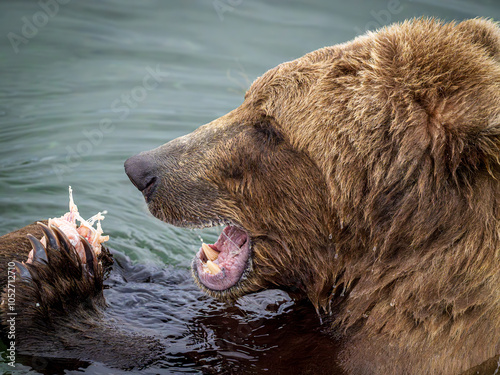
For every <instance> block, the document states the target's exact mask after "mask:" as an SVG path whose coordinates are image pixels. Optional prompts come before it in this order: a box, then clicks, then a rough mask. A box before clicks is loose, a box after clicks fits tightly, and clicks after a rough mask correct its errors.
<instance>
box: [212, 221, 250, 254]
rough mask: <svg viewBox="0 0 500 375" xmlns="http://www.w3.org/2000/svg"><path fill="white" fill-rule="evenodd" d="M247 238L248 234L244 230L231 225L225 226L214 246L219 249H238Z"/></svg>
mask: <svg viewBox="0 0 500 375" xmlns="http://www.w3.org/2000/svg"><path fill="white" fill-rule="evenodd" d="M246 240H247V235H246V233H245V232H244V231H242V230H241V229H238V228H236V227H233V226H230V225H229V226H227V227H226V228H224V230H223V231H222V233H221V235H220V236H219V239H218V240H217V242H216V243H214V245H213V247H215V249H216V250H218V251H223V250H225V249H229V250H236V249H239V248H240V247H241V246H243V244H244V243H245V242H246Z"/></svg>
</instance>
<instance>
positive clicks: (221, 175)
mask: <svg viewBox="0 0 500 375" xmlns="http://www.w3.org/2000/svg"><path fill="white" fill-rule="evenodd" d="M499 60H500V30H499V28H498V26H497V25H496V24H494V23H493V22H491V21H487V20H483V19H475V20H468V21H464V22H461V23H458V24H455V23H448V24H444V23H442V22H440V21H437V20H433V19H418V20H411V21H407V22H404V23H401V24H396V25H393V26H390V27H387V28H383V29H381V30H380V31H378V32H376V33H368V34H367V35H364V36H361V37H359V38H357V39H355V40H354V41H352V42H349V43H345V44H342V45H337V46H333V47H327V48H323V49H320V50H317V51H314V52H311V53H309V54H307V55H305V56H304V57H301V58H299V59H297V60H294V61H291V62H287V63H284V64H281V65H279V66H278V67H276V68H274V69H272V70H270V71H268V72H267V73H265V74H264V75H263V76H262V77H260V78H258V79H257V80H256V81H255V82H254V84H253V85H252V87H251V88H250V89H249V90H248V92H247V94H246V97H245V101H244V102H243V104H242V105H241V106H240V107H239V108H237V109H235V110H234V111H232V112H231V113H229V114H227V115H226V116H223V117H221V118H220V119H217V120H215V121H213V122H212V123H210V124H208V125H205V126H203V127H201V128H200V129H198V130H197V131H196V132H194V133H192V134H191V135H188V136H185V137H182V138H180V139H177V140H174V141H172V142H170V143H168V144H166V145H164V146H162V147H160V148H158V149H156V150H153V151H150V152H149V155H150V156H151V157H153V158H154V159H155V160H156V163H157V166H158V171H159V172H158V173H159V174H160V178H161V183H160V185H159V187H158V188H157V191H156V192H155V194H154V195H153V196H152V198H151V201H150V203H149V207H150V210H151V212H153V213H154V214H155V215H156V216H158V217H159V218H161V219H164V220H166V221H168V222H171V223H173V224H176V225H183V226H200V225H205V224H211V222H212V221H215V222H227V221H229V222H232V223H235V224H237V225H239V226H241V227H243V228H245V229H246V230H247V231H248V232H249V234H250V236H251V240H252V249H253V256H252V265H251V267H252V272H250V274H249V275H248V278H246V279H245V280H242V281H241V282H240V283H239V284H238V285H237V286H235V287H233V288H231V289H230V290H228V291H225V292H224V293H218V292H215V291H210V290H207V289H206V288H204V287H203V286H202V285H201V286H202V288H204V289H205V290H206V291H207V292H208V293H210V294H211V295H213V296H215V297H218V298H235V297H237V296H239V295H241V294H244V293H248V292H251V291H254V290H259V289H262V288H266V287H270V286H281V287H284V288H291V289H294V290H299V291H302V292H303V294H304V295H306V296H307V297H308V298H309V299H310V300H311V302H312V303H313V304H314V305H315V306H316V308H317V309H318V310H319V311H322V312H323V313H326V314H331V316H332V319H333V320H334V323H333V327H334V329H335V330H336V331H337V332H341V333H342V334H343V335H344V337H345V347H344V350H343V355H342V361H343V362H342V363H343V366H344V368H345V369H346V371H347V372H348V373H352V374H457V373H460V372H462V371H465V370H467V369H469V368H471V367H473V366H477V365H479V364H480V363H482V362H484V361H486V360H488V359H491V358H494V357H495V356H496V355H498V354H499V353H500V287H499V286H500V262H499V259H500V258H499V257H500V236H499V223H500V221H499V220H500V158H499V156H500V121H499V120H500V65H499V62H500V61H499Z"/></svg>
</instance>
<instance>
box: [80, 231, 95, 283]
mask: <svg viewBox="0 0 500 375" xmlns="http://www.w3.org/2000/svg"><path fill="white" fill-rule="evenodd" d="M80 239H81V241H82V243H83V248H84V249H85V258H86V263H87V270H88V272H89V273H90V275H91V276H94V274H95V269H94V250H92V246H91V245H90V243H89V241H87V239H86V238H85V237H83V236H80Z"/></svg>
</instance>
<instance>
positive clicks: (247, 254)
mask: <svg viewBox="0 0 500 375" xmlns="http://www.w3.org/2000/svg"><path fill="white" fill-rule="evenodd" d="M251 268H252V262H251V241H250V236H249V235H248V233H247V232H246V231H245V230H243V229H241V228H238V227H236V226H234V225H228V226H226V227H225V228H224V229H223V231H222V233H221V234H220V236H219V239H218V240H217V241H216V242H215V243H214V244H213V245H207V244H203V245H202V247H201V248H200V250H199V251H198V253H197V254H196V256H195V258H194V260H193V263H192V271H193V276H194V278H195V281H196V282H197V283H198V285H199V286H200V287H201V288H202V289H203V290H205V291H206V292H208V293H209V294H210V295H212V296H214V297H216V298H217V297H219V298H224V296H226V295H228V294H231V293H230V291H231V290H232V289H234V288H235V287H237V286H238V285H239V284H240V283H241V282H242V281H243V280H244V279H245V278H246V277H247V275H248V273H249V272H250V271H251Z"/></svg>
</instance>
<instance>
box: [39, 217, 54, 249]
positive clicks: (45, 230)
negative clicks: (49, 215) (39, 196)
mask: <svg viewBox="0 0 500 375" xmlns="http://www.w3.org/2000/svg"><path fill="white" fill-rule="evenodd" d="M37 224H38V225H39V226H40V228H42V230H43V234H44V235H45V238H46V240H47V245H48V246H49V247H50V248H52V249H59V241H58V240H57V238H56V236H55V234H54V232H52V231H51V230H50V228H49V227H48V226H46V225H45V224H44V223H40V222H37Z"/></svg>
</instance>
